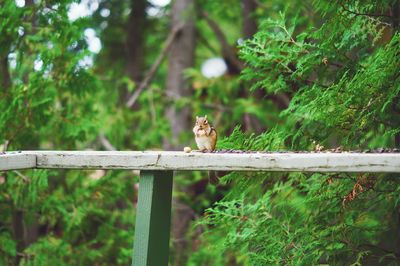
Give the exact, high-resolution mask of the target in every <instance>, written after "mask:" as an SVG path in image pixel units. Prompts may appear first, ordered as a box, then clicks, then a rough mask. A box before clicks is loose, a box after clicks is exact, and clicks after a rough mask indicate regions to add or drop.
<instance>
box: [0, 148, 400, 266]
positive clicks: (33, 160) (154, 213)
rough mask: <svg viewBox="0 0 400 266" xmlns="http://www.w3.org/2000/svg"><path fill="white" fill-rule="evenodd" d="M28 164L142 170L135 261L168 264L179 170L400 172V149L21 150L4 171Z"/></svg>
mask: <svg viewBox="0 0 400 266" xmlns="http://www.w3.org/2000/svg"><path fill="white" fill-rule="evenodd" d="M29 168H60V169H135V170H141V173H140V181H139V182H140V185H139V199H138V209H137V215H136V225H135V226H136V228H135V240H134V254H133V260H132V265H135V266H141V265H147V266H148V265H155V266H159V265H168V252H169V250H168V248H169V231H170V222H171V198H172V178H173V171H174V170H181V171H182V170H217V171H265V172H268V171H274V172H332V173H334V172H335V173H337V172H361V173H371V172H372V173H384V172H386V173H390V172H392V173H400V153H345V152H344V153H257V152H252V153H200V152H192V153H184V152H169V151H20V152H6V153H3V154H0V171H7V170H16V169H29Z"/></svg>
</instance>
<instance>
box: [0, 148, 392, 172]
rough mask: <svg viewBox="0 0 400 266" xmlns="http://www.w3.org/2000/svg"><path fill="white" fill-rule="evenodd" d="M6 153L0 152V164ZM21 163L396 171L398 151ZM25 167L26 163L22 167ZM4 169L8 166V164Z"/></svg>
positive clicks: (44, 154) (46, 155) (123, 155)
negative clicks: (0, 153) (1, 153)
mask: <svg viewBox="0 0 400 266" xmlns="http://www.w3.org/2000/svg"><path fill="white" fill-rule="evenodd" d="M7 154H8V153H6V155H0V165H3V166H4V165H6V164H7V163H4V162H1V160H2V158H7ZM21 154H22V155H26V156H27V157H21V158H26V160H30V161H29V163H28V162H26V164H25V166H28V165H30V166H31V167H34V164H33V161H32V159H33V158H34V157H32V156H36V157H37V163H36V167H37V168H71V169H136V170H217V171H279V172H364V173H366V172H393V173H394V172H397V173H399V172H400V153H200V152H191V153H184V152H170V151H26V152H22V153H21ZM25 168H26V167H25ZM7 169H11V168H10V166H8V168H7ZM7 169H6V168H4V169H3V168H1V167H0V170H7Z"/></svg>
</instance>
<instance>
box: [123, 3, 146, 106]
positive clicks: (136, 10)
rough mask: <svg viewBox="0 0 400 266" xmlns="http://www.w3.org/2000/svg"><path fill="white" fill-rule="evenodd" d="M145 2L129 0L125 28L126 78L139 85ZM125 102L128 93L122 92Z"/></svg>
mask: <svg viewBox="0 0 400 266" xmlns="http://www.w3.org/2000/svg"><path fill="white" fill-rule="evenodd" d="M146 6H147V1H146V0H131V13H130V14H129V20H128V26H127V40H126V55H127V66H126V71H127V74H128V76H129V77H130V78H131V79H132V80H133V81H134V82H135V83H136V84H139V83H140V81H141V80H142V78H143V73H144V55H145V53H144V41H145V28H146ZM124 96H125V97H124V98H125V100H126V99H127V97H128V92H127V91H126V92H124Z"/></svg>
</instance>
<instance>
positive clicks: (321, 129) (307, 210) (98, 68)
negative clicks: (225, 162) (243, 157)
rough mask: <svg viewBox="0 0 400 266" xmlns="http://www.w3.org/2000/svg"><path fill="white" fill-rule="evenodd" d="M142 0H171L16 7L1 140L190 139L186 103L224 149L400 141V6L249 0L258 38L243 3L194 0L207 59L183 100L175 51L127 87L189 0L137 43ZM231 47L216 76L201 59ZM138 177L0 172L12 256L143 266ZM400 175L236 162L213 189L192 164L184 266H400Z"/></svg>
mask: <svg viewBox="0 0 400 266" xmlns="http://www.w3.org/2000/svg"><path fill="white" fill-rule="evenodd" d="M139 2H141V3H144V5H145V7H146V8H150V7H157V6H156V5H155V4H154V3H152V2H150V1H149V2H148V1H114V0H103V1H98V2H97V4H98V8H97V9H95V10H94V11H93V12H92V13H91V14H89V15H88V16H85V17H81V18H78V19H75V20H72V19H71V18H69V16H68V12H69V10H70V8H71V5H74V4H76V2H75V1H69V0H63V1H44V0H43V1H42V0H41V1H28V0H27V1H25V5H20V4H19V5H17V2H15V1H11V0H6V1H2V2H1V8H0V36H1V37H0V59H1V66H0V78H1V79H0V81H1V83H0V86H1V91H0V110H1V112H0V143H4V144H3V145H2V147H3V149H7V150H28V149H57V150H62V149H76V150H84V149H96V150H102V149H107V145H105V142H104V139H106V140H107V141H109V142H110V143H111V144H112V146H113V147H114V148H116V149H118V150H145V149H162V148H163V147H165V142H166V140H167V142H168V141H169V140H171V139H174V138H176V136H174V135H173V133H172V130H173V125H172V122H171V117H168V115H166V109H167V108H169V107H171V106H173V107H174V108H177V109H178V110H180V109H182V108H188V109H189V110H190V114H191V115H192V117H191V119H193V117H195V116H196V115H198V114H200V115H203V114H207V115H208V116H209V117H210V120H211V122H212V123H213V125H214V126H216V128H217V130H218V132H219V136H220V140H219V142H218V145H217V146H218V148H219V149H241V150H259V151H274V150H315V149H321V146H323V147H325V148H326V149H330V148H338V147H341V149H343V150H357V149H363V150H364V149H371V148H377V147H387V148H394V147H397V148H398V147H399V145H400V101H399V99H400V85H399V84H400V60H399V58H400V35H399V23H400V19H399V18H400V16H399V13H400V7H399V6H400V4H399V1H397V0H384V1H379V2H377V1H370V0H364V1H359V0H348V1H344V0H338V1H328V0H315V1H311V0H310V1H297V0H287V1H277V0H268V1H266V0H265V1H264V0H263V1H253V0H250V2H251V3H252V4H253V9H252V10H251V19H252V20H253V22H254V23H255V26H256V28H254V29H253V30H254V32H251V33H250V35H248V33H246V32H244V31H245V30H244V28H243V27H242V25H243V23H244V21H245V18H244V15H243V14H244V13H243V9H244V6H245V2H246V1H242V3H241V4H239V3H238V2H237V1H231V0H224V1H218V2H217V1H209V0H197V1H196V2H195V6H194V12H195V14H196V16H193V17H195V18H192V19H193V20H195V21H194V23H195V31H196V42H195V47H194V49H195V50H194V64H193V66H192V67H188V68H186V69H185V71H184V72H182V73H181V75H183V76H184V77H185V78H186V80H187V83H188V91H189V93H188V94H186V95H182V96H181V97H180V99H179V101H174V100H173V99H171V98H169V97H168V94H167V92H166V86H165V84H166V80H167V79H168V73H169V72H168V71H170V70H169V67H168V66H169V65H168V61H169V60H172V59H171V58H166V59H165V60H164V62H163V63H162V64H161V65H160V67H159V68H158V69H157V72H156V74H155V76H154V78H153V80H152V82H151V83H150V84H149V85H148V86H147V87H146V88H145V90H144V91H143V92H142V93H141V95H140V97H139V98H138V100H137V103H136V104H135V106H134V108H128V107H126V106H125V99H126V97H127V95H130V94H131V93H133V92H135V90H136V89H137V88H138V84H139V83H140V80H141V79H143V77H144V76H145V73H146V70H147V69H149V68H150V66H151V65H152V64H153V62H154V61H155V60H156V58H157V56H159V54H160V51H161V50H162V48H163V47H164V46H163V45H164V44H163V43H164V40H165V39H166V38H167V36H168V34H169V30H170V28H171V27H170V25H171V23H172V22H171V15H172V14H173V12H174V9H173V5H175V4H176V3H178V2H179V0H175V1H173V3H170V4H168V5H166V6H164V7H161V8H159V9H158V14H157V15H156V16H150V15H146V20H145V21H146V27H142V28H143V31H142V32H139V34H140V36H142V46H141V47H139V44H138V43H139V42H138V41H137V42H136V43H135V42H134V43H133V44H132V43H129V36H130V34H131V32H130V31H129V25H132V21H131V20H130V18H131V16H130V14H131V13H132V12H133V10H136V9H135V7H136V6H135V5H138V4H137V3H139ZM247 3H249V2H248V1H247ZM83 4H86V5H87V6H89V7H90V5H92V4H93V3H91V2H90V1H89V2H83ZM105 9H107V10H109V13H108V15H107V16H105V15H104V13H103V15H102V10H103V12H104V10H105ZM210 20H211V21H212V22H214V24H215V25H217V27H218V28H219V29H220V30H221V32H222V34H223V40H225V42H226V43H227V44H229V45H230V48H231V50H230V51H231V52H232V51H233V52H234V57H232V56H231V55H229V50H227V49H226V47H224V45H223V40H222V41H221V38H220V37H221V36H219V35H218V34H216V31H215V27H214V28H213V26H212V23H211V24H210V23H209V22H210ZM88 28H90V29H92V30H93V31H94V32H95V34H96V36H98V38H99V39H100V40H101V50H100V51H99V52H98V53H97V52H96V53H94V52H93V51H91V50H90V49H89V48H90V47H89V46H88V45H89V44H88V42H87V37H86V34H87V29H88ZM127 42H128V44H131V45H133V46H135V47H136V46H137V47H139V48H140V49H142V50H141V51H142V52H143V54H144V55H143V59H142V65H141V68H140V69H139V70H138V71H137V72H138V73H139V77H136V76H132V75H131V74H130V72H129V71H127V69H128V70H129V63H130V62H129V59H128V58H129V57H127V54H126V53H125V49H127V48H126V45H127ZM227 51H228V52H227ZM216 56H219V57H223V58H224V59H225V61H226V62H227V63H228V71H227V72H226V73H225V74H224V75H222V76H220V77H216V78H211V79H210V78H206V77H204V76H203V75H202V73H201V71H200V69H201V64H202V63H203V62H204V60H205V59H208V58H210V57H216ZM235 58H236V60H238V62H239V63H237V62H236V61H235ZM235 62H236V64H235ZM182 123H183V122H182ZM190 123H192V121H191V122H190ZM176 141H177V142H178V143H179V145H177V146H176V147H175V148H177V149H181V148H182V147H183V146H188V145H191V146H192V147H194V140H193V137H192V133H191V130H190V128H187V130H186V131H184V132H183V133H182V134H181V135H180V136H179V139H177V140H176ZM137 176H138V173H136V172H130V171H66V170H52V171H47V170H35V171H33V170H23V171H10V172H3V173H0V215H1V216H0V217H1V219H0V243H1V245H0V264H1V265H129V264H130V263H131V262H130V260H131V254H132V246H133V245H132V243H133V235H134V221H135V206H136V200H137V180H138V178H137ZM398 180H399V179H398V175H397V174H368V175H364V174H358V175H355V174H321V173H314V174H304V173H303V174H302V173H290V174H289V173H282V174H276V173H275V174H272V173H252V174H250V173H231V174H229V175H226V176H224V177H222V178H221V179H220V184H219V185H217V186H213V185H210V184H208V180H207V174H206V173H202V172H195V173H191V174H188V173H184V174H182V173H177V174H176V176H175V189H174V198H175V201H177V202H179V204H181V205H182V206H185V208H186V209H187V210H189V212H188V213H189V218H188V219H189V222H188V225H187V228H186V230H185V231H184V232H183V234H182V235H183V242H184V245H181V244H179V243H180V242H179V241H181V240H180V239H176V238H174V234H173V237H172V238H173V239H172V241H171V258H170V263H171V265H282V264H283V265H319V264H321V265H398V264H400V263H399V257H400V250H399V233H398V232H399V222H400V220H399V200H400V197H399V195H400V194H399V192H400V191H399V190H400V186H399V181H398ZM175 201H174V202H175ZM179 206H180V205H179ZM173 226H177V224H175V222H173Z"/></svg>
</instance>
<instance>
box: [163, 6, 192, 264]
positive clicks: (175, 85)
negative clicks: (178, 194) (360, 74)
mask: <svg viewBox="0 0 400 266" xmlns="http://www.w3.org/2000/svg"><path fill="white" fill-rule="evenodd" d="M194 14H195V13H194V0H175V1H174V2H173V3H172V12H171V15H172V18H171V19H172V23H171V30H174V29H176V28H177V27H179V26H181V25H182V30H181V31H180V32H179V33H178V35H177V36H176V37H175V39H174V42H173V43H172V46H171V51H170V54H169V60H168V75H167V80H166V95H167V97H168V99H169V100H170V101H171V104H170V105H169V106H168V107H167V108H166V111H165V115H166V118H167V120H168V121H169V122H170V126H171V134H172V135H171V136H170V137H168V138H165V139H164V140H163V146H164V148H165V149H167V150H177V149H179V150H180V149H182V146H183V145H182V143H181V142H180V137H181V135H182V134H184V133H187V132H191V126H192V122H191V121H192V114H191V110H190V108H189V106H184V107H177V106H176V104H175V103H176V102H177V101H179V100H180V99H181V98H182V97H189V96H190V95H191V91H190V87H189V84H188V82H187V80H186V78H185V77H184V70H185V69H187V68H190V67H193V65H194V49H195V24H194ZM175 189H176V187H175ZM186 189H188V188H186ZM173 203H174V204H173V209H174V211H173V216H172V217H173V218H172V239H173V246H174V265H185V263H186V262H185V261H186V257H185V250H186V247H187V241H186V233H187V231H188V228H189V225H190V223H191V221H192V220H193V213H194V211H193V210H192V209H191V208H190V207H189V206H187V205H185V204H184V203H182V202H180V200H179V198H175V199H174V200H173Z"/></svg>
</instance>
